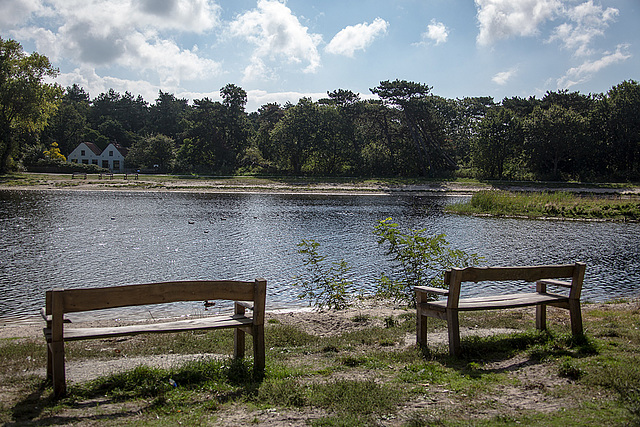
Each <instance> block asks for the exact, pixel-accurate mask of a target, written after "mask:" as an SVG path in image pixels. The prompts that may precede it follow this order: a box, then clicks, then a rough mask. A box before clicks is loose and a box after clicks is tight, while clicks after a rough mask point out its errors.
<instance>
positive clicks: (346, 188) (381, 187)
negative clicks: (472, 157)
mask: <svg viewBox="0 0 640 427" xmlns="http://www.w3.org/2000/svg"><path fill="white" fill-rule="evenodd" d="M498 188H499V189H507V190H512V191H524V192H529V191H541V190H546V191H567V192H576V193H580V194H585V193H588V194H596V195H626V194H635V195H640V186H638V185H631V184H617V183H602V184H592V183H557V182H553V183H545V182H508V181H490V182H485V181H478V180H473V179H462V178H460V179H445V180H438V179H426V178H414V179H410V178H358V177H342V178H340V177H289V176H281V177H277V176H273V177H268V176H227V177H219V176H196V175H153V174H140V175H138V177H137V178H136V177H135V175H127V176H125V175H124V174H114V175H113V177H111V176H109V177H106V176H105V177H102V178H101V177H100V175H97V174H93V175H91V174H89V175H87V177H86V179H85V178H84V177H75V178H74V177H73V176H72V175H71V174H47V173H13V174H8V175H0V189H10V190H84V191H104V190H115V191H158V192H162V191H177V192H199V193H242V192H253V193H307V194H310V193H317V194H353V195H365V194H371V195H378V194H397V193H412V194H419V193H426V194H472V193H475V192H478V191H483V190H493V189H498Z"/></svg>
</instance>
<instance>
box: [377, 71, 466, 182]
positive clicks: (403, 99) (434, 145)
mask: <svg viewBox="0 0 640 427" xmlns="http://www.w3.org/2000/svg"><path fill="white" fill-rule="evenodd" d="M371 92H372V93H374V94H376V95H378V96H379V97H380V98H381V99H382V100H383V101H384V102H385V103H387V104H388V105H390V106H393V107H396V108H400V109H401V110H402V111H403V113H404V125H405V127H406V128H407V131H408V133H409V135H410V136H411V139H412V140H413V141H414V143H415V146H416V151H415V154H416V155H417V156H418V158H419V160H420V163H421V166H422V168H421V171H422V174H423V175H427V174H429V175H434V174H435V173H436V172H438V171H442V170H445V169H447V168H455V167H456V164H455V161H454V160H453V159H452V158H451V156H450V155H449V154H448V153H447V152H446V151H445V149H444V143H445V135H444V132H443V123H442V116H441V115H439V114H438V113H437V109H436V106H437V100H435V99H434V97H433V96H431V94H430V92H431V87H430V86H428V85H425V84H422V83H415V82H408V81H406V80H395V81H393V82H390V81H388V80H387V81H383V82H380V85H379V86H377V87H375V88H373V89H371Z"/></svg>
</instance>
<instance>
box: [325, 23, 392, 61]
mask: <svg viewBox="0 0 640 427" xmlns="http://www.w3.org/2000/svg"><path fill="white" fill-rule="evenodd" d="M388 26H389V23H388V22H387V21H385V20H384V19H382V18H376V19H375V20H374V21H373V22H372V23H371V24H368V23H366V22H365V23H362V24H357V25H353V26H352V25H350V26H348V27H346V28H344V29H342V30H340V32H338V34H336V35H335V36H334V37H333V39H332V40H331V42H329V44H328V45H327V47H326V48H325V50H326V51H327V52H329V53H333V54H336V55H344V56H348V57H353V54H354V53H355V51H356V50H365V49H366V48H367V47H369V46H370V45H371V43H373V41H374V40H375V39H376V37H378V36H379V35H381V34H384V33H386V32H387V27H388Z"/></svg>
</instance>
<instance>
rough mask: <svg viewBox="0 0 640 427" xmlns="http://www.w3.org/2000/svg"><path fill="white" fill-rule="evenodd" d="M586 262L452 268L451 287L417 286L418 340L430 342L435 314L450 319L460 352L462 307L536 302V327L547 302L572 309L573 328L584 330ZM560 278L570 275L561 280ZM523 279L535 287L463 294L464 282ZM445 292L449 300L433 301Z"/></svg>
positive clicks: (541, 324) (542, 323)
mask: <svg viewBox="0 0 640 427" xmlns="http://www.w3.org/2000/svg"><path fill="white" fill-rule="evenodd" d="M585 269H586V265H585V264H584V263H581V262H577V263H575V264H565V265H541V266H527V267H467V268H453V269H451V270H447V271H446V272H445V279H444V280H445V284H446V285H448V286H447V287H448V289H439V288H432V287H428V286H416V287H415V291H416V306H417V342H418V344H420V345H426V344H427V318H429V317H433V318H437V319H442V320H446V321H447V329H448V332H449V353H450V354H451V355H453V356H458V355H459V354H460V351H461V348H460V325H459V322H458V313H459V312H460V311H477V310H497V309H506V308H515V307H526V306H534V305H535V306H536V328H538V329H540V330H544V329H545V328H546V306H548V305H550V306H554V307H560V308H564V309H567V310H569V316H570V319H571V332H572V333H573V334H574V335H580V334H582V314H581V311H580V292H581V291H582V282H583V280H584V273H585ZM558 278H571V281H570V282H568V281H561V280H557V279H558ZM507 280H524V281H526V282H536V291H535V292H531V293H517V294H509V295H495V296H482V297H477V298H460V291H461V284H462V283H463V282H476V283H477V282H483V281H507ZM547 286H554V287H564V288H568V289H569V291H568V295H561V294H556V293H548V292H547ZM433 295H444V296H446V297H447V299H446V300H442V301H431V300H430V299H433V298H432V297H430V296H433Z"/></svg>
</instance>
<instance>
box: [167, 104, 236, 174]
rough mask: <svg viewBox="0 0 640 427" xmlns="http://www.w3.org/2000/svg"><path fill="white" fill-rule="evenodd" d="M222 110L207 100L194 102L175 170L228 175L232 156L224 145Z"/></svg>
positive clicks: (231, 165)
mask: <svg viewBox="0 0 640 427" xmlns="http://www.w3.org/2000/svg"><path fill="white" fill-rule="evenodd" d="M225 118H226V110H225V107H224V106H223V105H222V104H221V103H219V102H215V101H212V100H211V99H209V98H203V99H196V100H195V101H193V108H192V109H191V110H190V112H189V116H188V120H189V122H190V127H189V129H188V130H187V132H186V138H185V140H184V142H183V143H182V145H181V146H180V149H179V150H178V156H177V162H178V168H179V169H181V170H183V171H189V172H196V173H230V172H232V171H233V165H234V163H235V153H233V152H230V151H229V149H228V148H227V147H226V146H225V145H224V143H225V129H224V123H225Z"/></svg>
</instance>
